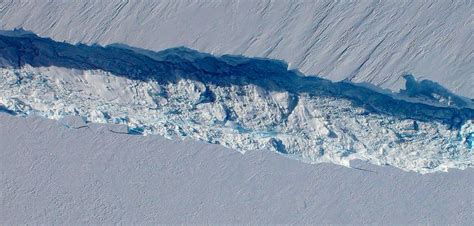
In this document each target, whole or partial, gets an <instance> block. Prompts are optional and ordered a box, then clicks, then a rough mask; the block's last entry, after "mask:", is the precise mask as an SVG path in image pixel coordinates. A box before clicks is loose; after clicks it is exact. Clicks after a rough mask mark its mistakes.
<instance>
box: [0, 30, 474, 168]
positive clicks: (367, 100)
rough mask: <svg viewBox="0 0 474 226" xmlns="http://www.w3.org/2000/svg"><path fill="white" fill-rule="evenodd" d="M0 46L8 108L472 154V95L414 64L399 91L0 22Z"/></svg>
mask: <svg viewBox="0 0 474 226" xmlns="http://www.w3.org/2000/svg"><path fill="white" fill-rule="evenodd" d="M0 50H1V51H0V90H1V92H0V111H4V112H7V113H10V114H13V115H19V116H27V115H31V114H35V115H41V116H44V117H47V118H50V119H61V118H63V117H65V116H69V115H75V116H81V117H83V118H84V119H85V120H86V121H89V122H96V123H114V124H124V125H127V126H128V128H129V130H128V133H130V134H143V135H147V134H160V135H164V136H166V137H168V138H186V137H189V138H192V139H196V140H202V141H205V142H209V143H215V144H221V145H223V146H226V147H230V148H233V149H235V150H239V151H241V152H245V151H252V150H260V149H270V150H273V151H276V152H278V153H281V154H283V155H285V156H288V157H292V158H296V159H299V160H302V161H304V162H308V163H319V162H332V163H336V164H340V165H345V166H349V161H350V160H352V159H362V160H367V161H369V162H371V163H374V164H377V165H392V166H395V167H398V168H401V169H403V170H409V171H415V172H419V173H429V172H437V171H446V170H448V169H449V168H459V169H465V168H467V167H472V166H473V165H474V151H473V150H474V149H473V143H474V107H473V106H474V105H473V101H472V100H471V99H468V98H464V97H461V96H458V95H455V94H454V93H452V92H450V91H448V90H447V89H445V88H443V87H442V86H440V85H439V84H437V83H435V82H431V81H427V80H423V81H417V80H416V79H415V78H414V76H413V75H408V74H407V75H405V79H406V88H405V89H403V90H401V91H400V92H399V93H392V92H388V91H382V90H379V89H377V88H373V87H371V86H367V85H357V84H353V83H350V82H331V81H329V80H325V79H322V78H319V77H317V76H304V75H303V74H302V73H301V72H299V71H297V70H291V69H289V66H288V65H287V64H286V63H284V62H282V61H277V60H269V59H264V58H248V57H243V56H233V55H222V56H213V55H210V54H206V53H202V52H198V51H195V50H192V49H188V48H184V47H180V48H172V49H167V50H164V51H160V52H153V51H149V50H144V49H138V48H132V47H127V46H124V45H113V46H106V47H102V46H99V45H92V46H89V45H84V44H77V45H71V44H68V43H65V42H56V41H54V40H51V39H47V38H40V37H38V36H36V35H34V34H31V33H28V32H24V31H18V30H17V31H8V32H1V33H0Z"/></svg>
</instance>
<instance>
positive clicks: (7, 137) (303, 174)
mask: <svg viewBox="0 0 474 226" xmlns="http://www.w3.org/2000/svg"><path fill="white" fill-rule="evenodd" d="M111 129H112V130H116V129H118V128H110V127H109V125H104V124H100V125H97V124H89V125H88V127H83V128H78V129H68V128H66V127H64V126H63V125H61V124H59V123H58V122H57V121H51V120H46V119H43V118H39V117H33V118H26V119H25V118H19V117H12V116H9V115H7V114H4V113H0V144H1V147H0V155H1V158H0V171H1V175H2V176H1V178H0V194H1V196H0V199H1V200H0V201H1V211H0V224H2V225H17V224H25V223H29V224H100V223H122V224H132V223H135V224H136V223H142V224H145V223H148V224H152V223H155V224H156V223H175V224H177V223H195V224H196V223H202V224H209V223H214V224H215V223H221V224H222V223H253V224H263V223H267V224H275V223H280V224H281V223H300V224H303V223H307V224H314V223H321V224H322V223H332V224H336V223H340V224H368V223H372V224H402V225H406V224H430V225H437V224H439V225H446V224H454V225H470V224H472V222H473V221H474V219H473V216H474V215H473V214H472V211H473V202H474V200H473V195H472V194H473V192H474V191H473V186H472V184H473V183H474V181H473V179H474V176H473V175H474V170H473V169H472V168H471V169H467V170H462V171H461V170H450V172H448V173H434V174H426V175H420V174H417V173H413V172H404V171H401V170H398V169H396V168H392V167H380V166H373V165H368V164H363V163H360V162H357V163H356V162H354V163H353V164H354V166H355V167H358V168H360V169H362V170H356V169H350V168H345V167H341V166H337V165H334V164H318V165H310V164H303V163H301V162H298V161H291V160H288V159H286V158H283V157H281V156H279V155H276V154H274V153H272V152H267V151H254V152H249V153H246V154H245V155H241V154H239V153H238V152H235V151H231V150H228V149H225V148H222V147H221V146H218V145H211V144H204V143H201V142H197V141H189V140H188V141H176V140H168V139H165V138H163V137H161V136H146V137H144V136H130V135H124V134H116V133H112V132H110V130H111ZM367 170H368V171H367Z"/></svg>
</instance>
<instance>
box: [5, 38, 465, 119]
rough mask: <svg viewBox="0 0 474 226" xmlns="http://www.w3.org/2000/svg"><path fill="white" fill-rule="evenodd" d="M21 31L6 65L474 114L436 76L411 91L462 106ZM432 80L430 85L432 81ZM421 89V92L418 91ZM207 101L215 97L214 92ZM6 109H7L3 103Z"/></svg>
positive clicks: (180, 54) (401, 113)
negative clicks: (435, 94) (245, 87)
mask: <svg viewBox="0 0 474 226" xmlns="http://www.w3.org/2000/svg"><path fill="white" fill-rule="evenodd" d="M21 33H22V34H16V33H15V31H11V32H2V33H0V67H4V68H5V67H10V68H11V67H13V68H17V69H18V68H21V67H23V66H24V65H31V66H33V67H48V66H56V67H64V68H72V69H80V70H97V69H100V70H103V71H107V72H110V73H111V74H113V75H115V76H123V77H127V78H129V79H134V80H143V81H149V80H153V81H156V82H159V83H176V82H177V81H178V80H180V79H190V80H195V81H200V82H202V83H204V84H213V85H217V86H230V85H239V86H241V85H247V84H253V85H257V86H260V87H262V88H264V89H265V90H268V91H282V92H289V93H292V94H295V95H296V96H298V94H302V93H307V94H309V95H312V96H321V97H333V98H340V99H346V100H349V101H350V102H351V103H352V104H353V105H354V106H357V107H362V108H364V109H365V110H366V112H365V113H363V114H367V113H374V114H381V115H390V116H393V117H395V118H398V119H413V120H418V121H439V122H442V123H444V124H447V125H449V126H450V127H452V128H459V127H460V126H461V125H462V124H463V123H464V122H465V121H466V120H469V119H474V110H473V109H471V108H468V107H465V106H467V105H468V104H467V103H464V102H463V98H461V97H458V96H455V95H451V93H450V92H448V91H447V90H446V89H444V88H443V87H441V86H440V85H438V84H436V83H434V82H428V83H426V82H425V83H423V81H422V83H419V84H418V83H417V82H416V81H414V79H413V77H410V76H407V77H406V79H407V82H408V83H409V84H408V83H407V90H405V91H404V92H405V93H406V94H408V95H417V94H420V93H421V94H423V95H425V94H426V95H429V92H430V89H431V87H433V88H435V89H438V91H439V90H441V91H443V92H444V93H445V94H447V95H451V96H450V98H452V99H453V100H455V101H456V103H457V104H456V107H439V106H432V105H428V104H423V103H413V102H409V101H405V100H400V99H395V98H393V97H392V96H390V95H387V94H384V93H379V92H377V91H374V90H373V89H369V88H365V87H362V86H358V85H355V84H352V83H349V82H331V81H329V80H326V79H322V78H319V77H314V76H311V77H310V76H308V77H306V76H303V75H302V74H301V73H300V72H298V71H295V70H288V66H287V64H286V63H285V62H283V61H279V60H272V59H264V58H249V57H243V56H232V55H223V56H219V57H216V56H213V55H210V54H206V53H201V52H198V51H195V50H192V49H188V48H185V47H179V48H172V49H167V50H164V51H160V52H153V51H149V50H143V49H138V48H134V49H131V48H125V47H121V46H118V45H114V46H106V47H103V46H99V45H92V46H89V45H84V44H77V45H72V44H68V43H64V42H56V41H53V40H51V39H48V38H40V37H38V36H36V35H35V34H32V33H26V34H25V32H21ZM427 84H428V85H427ZM417 85H424V86H423V90H422V91H423V92H416V91H417V87H422V86H417ZM414 92H415V93H414ZM206 97H208V98H207V99H206V100H204V101H207V102H209V101H211V102H212V101H214V99H213V98H212V97H213V94H212V93H209V94H208V95H206ZM0 110H1V109H0Z"/></svg>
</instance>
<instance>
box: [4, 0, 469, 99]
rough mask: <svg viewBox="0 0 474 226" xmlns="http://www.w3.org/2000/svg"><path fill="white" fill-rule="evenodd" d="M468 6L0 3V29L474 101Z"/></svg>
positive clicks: (263, 0) (263, 1)
mask: <svg viewBox="0 0 474 226" xmlns="http://www.w3.org/2000/svg"><path fill="white" fill-rule="evenodd" d="M473 24H474V6H473V1H461V0H460V1H421V0H420V1H378V0H373V1H371V0H366V1H268V0H259V1H254V0H243V1H219V0H217V1H199V0H195V1H174V0H168V1H101V0H93V1H64V0H57V1H44V0H29V1H16V0H4V1H0V28H1V29H13V28H20V27H23V28H25V29H27V30H31V31H33V32H35V33H38V34H40V35H41V36H45V37H52V38H53V39H55V40H60V41H63V40H65V41H67V42H84V43H89V44H91V43H100V44H103V45H105V44H111V43H125V44H128V45H131V46H136V47H140V48H145V49H151V50H163V49H167V48H171V47H177V46H186V47H190V48H193V49H197V50H199V51H204V52H209V53H213V54H238V55H245V56H258V57H266V58H273V59H280V60H285V61H286V62H289V64H290V65H291V68H297V69H299V70H301V71H302V72H303V73H304V74H307V75H312V74H316V75H318V76H321V77H323V78H328V79H331V80H334V81H338V80H343V79H348V80H350V81H354V82H368V83H372V84H374V85H377V86H381V87H383V88H390V89H392V90H398V89H400V88H403V86H404V79H403V78H402V76H403V75H405V74H407V73H411V74H414V75H417V76H419V77H420V79H428V80H432V81H435V82H438V83H440V84H442V85H443V86H444V87H447V88H448V89H449V90H452V91H453V92H455V93H456V94H460V95H463V96H467V97H469V98H474V89H473V88H472V87H473V86H474V67H473V65H474V62H473V51H474V49H473V48H474V45H473V43H474V40H473V38H474V26H473Z"/></svg>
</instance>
